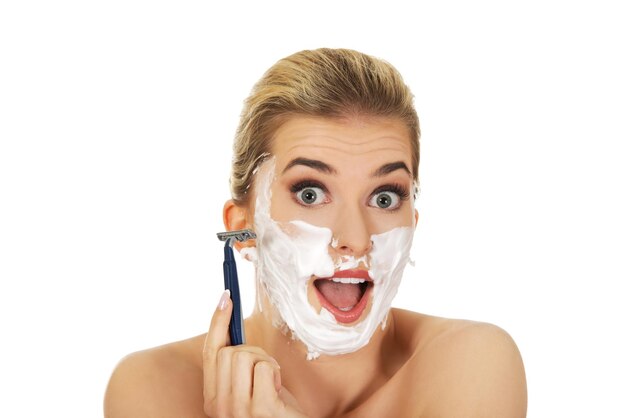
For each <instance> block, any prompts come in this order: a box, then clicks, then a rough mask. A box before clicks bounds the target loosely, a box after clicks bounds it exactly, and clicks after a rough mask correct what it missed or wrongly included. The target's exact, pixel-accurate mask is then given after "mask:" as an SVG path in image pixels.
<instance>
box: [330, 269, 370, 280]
mask: <svg viewBox="0 0 626 418" xmlns="http://www.w3.org/2000/svg"><path fill="white" fill-rule="evenodd" d="M333 278H337V279H347V278H354V279H364V280H366V281H368V282H371V281H372V278H371V277H370V275H369V272H368V271H367V270H360V269H351V270H339V271H336V272H335V273H334V274H333V275H332V276H331V277H323V279H333Z"/></svg>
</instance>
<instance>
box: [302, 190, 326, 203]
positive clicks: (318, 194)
mask: <svg viewBox="0 0 626 418" xmlns="http://www.w3.org/2000/svg"><path fill="white" fill-rule="evenodd" d="M325 197H326V195H325V193H324V191H323V190H322V189H321V188H319V187H307V188H304V189H302V190H300V191H299V192H297V193H296V199H298V200H299V201H300V202H301V203H302V204H304V205H319V204H320V203H323V202H324V199H325Z"/></svg>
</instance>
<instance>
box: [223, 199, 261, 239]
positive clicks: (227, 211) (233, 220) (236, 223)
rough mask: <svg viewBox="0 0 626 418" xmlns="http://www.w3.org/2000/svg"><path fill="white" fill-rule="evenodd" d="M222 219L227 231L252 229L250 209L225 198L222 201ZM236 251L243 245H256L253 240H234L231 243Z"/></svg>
mask: <svg viewBox="0 0 626 418" xmlns="http://www.w3.org/2000/svg"><path fill="white" fill-rule="evenodd" d="M222 216H223V219H224V226H225V227H226V230H227V231H236V230H238V229H253V225H252V221H251V218H252V215H251V213H250V210H249V209H248V208H247V207H246V206H239V205H237V204H235V202H233V201H232V200H227V201H226V203H224V210H223V213H222ZM233 246H234V247H235V249H236V250H237V251H241V249H242V248H244V247H256V241H255V240H248V241H245V242H239V241H235V243H234V244H233Z"/></svg>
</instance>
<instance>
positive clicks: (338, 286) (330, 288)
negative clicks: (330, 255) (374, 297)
mask: <svg viewBox="0 0 626 418" xmlns="http://www.w3.org/2000/svg"><path fill="white" fill-rule="evenodd" d="M315 284H316V285H317V289H318V290H319V291H320V293H321V294H322V295H324V297H325V298H326V300H328V301H329V302H330V303H331V304H333V305H334V306H336V307H337V308H349V307H352V306H354V305H356V304H357V303H358V302H359V300H360V299H361V288H360V286H359V285H358V284H351V283H337V282H333V281H332V280H318V281H317V282H316V283H315Z"/></svg>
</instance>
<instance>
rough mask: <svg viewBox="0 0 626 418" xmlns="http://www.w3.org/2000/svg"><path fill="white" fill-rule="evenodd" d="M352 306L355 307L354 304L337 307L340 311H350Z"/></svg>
mask: <svg viewBox="0 0 626 418" xmlns="http://www.w3.org/2000/svg"><path fill="white" fill-rule="evenodd" d="M352 308H354V306H348V307H346V308H337V309H339V310H340V311H343V312H348V311H351V310H352Z"/></svg>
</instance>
